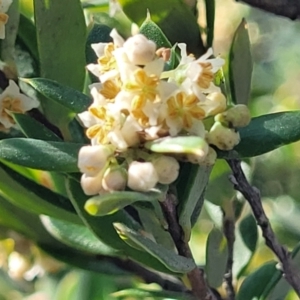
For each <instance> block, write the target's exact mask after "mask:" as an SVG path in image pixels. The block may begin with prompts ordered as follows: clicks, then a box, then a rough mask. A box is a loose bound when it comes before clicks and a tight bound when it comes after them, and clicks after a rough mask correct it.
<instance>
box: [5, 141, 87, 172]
mask: <svg viewBox="0 0 300 300" xmlns="http://www.w3.org/2000/svg"><path fill="white" fill-rule="evenodd" d="M82 146H83V145H82V144H75V143H64V142H49V141H42V140H35V139H26V138H12V139H5V140H1V141H0V160H5V161H8V162H11V163H14V164H17V165H21V166H24V167H28V168H32V169H38V170H45V171H56V172H64V173H65V172H77V171H78V167H77V158H78V152H79V150H80V148H81V147H82Z"/></svg>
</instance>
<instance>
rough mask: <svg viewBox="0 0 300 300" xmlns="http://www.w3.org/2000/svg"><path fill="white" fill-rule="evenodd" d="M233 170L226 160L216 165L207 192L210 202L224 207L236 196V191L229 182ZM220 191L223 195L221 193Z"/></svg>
mask: <svg viewBox="0 0 300 300" xmlns="http://www.w3.org/2000/svg"><path fill="white" fill-rule="evenodd" d="M230 174H231V170H230V168H229V166H228V164H227V163H226V161H224V160H217V161H216V164H215V165H214V167H213V169H212V172H211V175H210V178H209V183H208V186H207V189H206V192H205V199H206V200H208V201H209V202H211V203H213V204H215V205H219V206H222V204H223V203H226V202H228V201H230V199H232V197H234V195H236V191H235V190H234V188H233V187H232V184H231V183H230V182H229V180H228V176H229V175H230ZM220 190H221V191H222V193H220Z"/></svg>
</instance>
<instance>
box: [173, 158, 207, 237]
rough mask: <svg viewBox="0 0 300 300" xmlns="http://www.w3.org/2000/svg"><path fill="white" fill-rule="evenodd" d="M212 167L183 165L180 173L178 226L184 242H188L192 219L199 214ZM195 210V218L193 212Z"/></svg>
mask: <svg viewBox="0 0 300 300" xmlns="http://www.w3.org/2000/svg"><path fill="white" fill-rule="evenodd" d="M211 168H212V167H208V166H199V165H194V164H190V163H185V164H184V166H183V168H181V171H180V177H179V182H178V184H177V192H178V200H179V205H178V213H179V224H180V225H181V227H182V229H183V231H184V236H185V240H186V241H189V239H190V236H191V228H192V219H196V217H198V216H199V214H200V212H201V208H202V205H203V201H204V197H203V193H204V191H205V188H206V186H207V183H208V179H209V175H210V172H211ZM196 208H197V216H195V215H194V211H195V209H196Z"/></svg>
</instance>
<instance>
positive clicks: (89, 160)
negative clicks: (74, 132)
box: [78, 145, 114, 176]
mask: <svg viewBox="0 0 300 300" xmlns="http://www.w3.org/2000/svg"><path fill="white" fill-rule="evenodd" d="M113 153H114V151H113V148H112V147H111V146H103V145H95V146H84V147H82V148H81V149H80V151H79V154H78V168H79V170H80V172H81V173H85V174H86V175H87V176H95V175H97V174H98V173H99V172H100V171H101V170H102V169H103V168H104V167H105V165H106V163H107V160H108V159H109V157H110V156H112V155H113Z"/></svg>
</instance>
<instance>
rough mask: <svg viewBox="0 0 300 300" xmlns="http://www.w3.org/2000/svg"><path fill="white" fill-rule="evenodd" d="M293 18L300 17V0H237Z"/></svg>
mask: <svg viewBox="0 0 300 300" xmlns="http://www.w3.org/2000/svg"><path fill="white" fill-rule="evenodd" d="M236 1H237V2H244V3H247V4H249V5H250V6H253V7H257V8H260V9H262V10H265V11H267V12H270V13H273V14H275V15H279V16H283V17H287V18H289V19H291V20H296V19H299V18H300V1H299V0H236Z"/></svg>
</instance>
